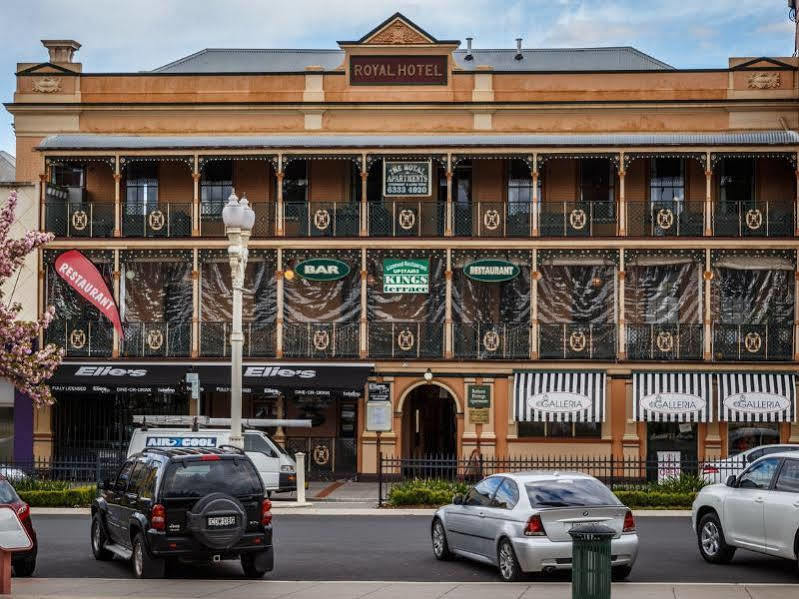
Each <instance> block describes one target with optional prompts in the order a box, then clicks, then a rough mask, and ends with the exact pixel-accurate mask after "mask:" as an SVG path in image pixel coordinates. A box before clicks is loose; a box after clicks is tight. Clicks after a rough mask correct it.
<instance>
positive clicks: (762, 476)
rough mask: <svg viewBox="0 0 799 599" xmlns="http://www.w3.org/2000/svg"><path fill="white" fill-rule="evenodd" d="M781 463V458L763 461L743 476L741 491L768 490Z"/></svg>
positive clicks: (740, 485)
mask: <svg viewBox="0 0 799 599" xmlns="http://www.w3.org/2000/svg"><path fill="white" fill-rule="evenodd" d="M779 463H780V459H779V458H765V459H763V460H762V461H760V462H758V463H757V464H755V465H754V466H752V467H751V468H749V469H748V470H747V471H746V472H744V473H743V474H742V475H741V478H740V479H738V486H739V487H740V488H741V489H767V488H768V486H769V485H770V484H771V479H772V478H774V472H776V470H777V466H778V465H779Z"/></svg>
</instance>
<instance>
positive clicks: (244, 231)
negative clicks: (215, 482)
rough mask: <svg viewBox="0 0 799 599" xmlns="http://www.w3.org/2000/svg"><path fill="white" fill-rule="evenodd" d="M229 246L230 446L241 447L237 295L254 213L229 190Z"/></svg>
mask: <svg viewBox="0 0 799 599" xmlns="http://www.w3.org/2000/svg"><path fill="white" fill-rule="evenodd" d="M222 221H223V222H224V223H225V232H226V233H227V237H228V240H229V241H230V245H228V248H227V252H228V258H229V259H230V273H231V277H232V279H233V326H232V330H231V332H230V356H231V365H230V368H231V373H230V444H231V445H235V446H236V447H241V448H243V447H244V438H243V437H242V434H241V369H242V365H241V361H242V358H241V354H242V346H243V345H244V333H243V332H242V330H241V328H242V322H241V321H242V315H241V293H242V290H243V289H244V270H245V269H246V268H247V254H248V250H247V244H248V243H249V241H250V233H251V232H252V228H253V225H254V224H255V212H253V211H252V208H250V204H249V202H247V195H246V194H245V195H243V196H242V198H241V200H239V198H238V197H237V196H236V191H235V190H231V193H230V197H229V198H228V203H227V205H226V206H225V207H224V208H223V209H222Z"/></svg>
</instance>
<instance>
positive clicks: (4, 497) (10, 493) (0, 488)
mask: <svg viewBox="0 0 799 599" xmlns="http://www.w3.org/2000/svg"><path fill="white" fill-rule="evenodd" d="M18 501H19V496H18V495H17V492H16V491H15V490H14V487H12V486H11V484H10V483H9V482H8V481H7V480H0V503H17V502H18Z"/></svg>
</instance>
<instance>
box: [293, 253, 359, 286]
mask: <svg viewBox="0 0 799 599" xmlns="http://www.w3.org/2000/svg"><path fill="white" fill-rule="evenodd" d="M294 272H296V273H297V274H298V275H299V276H301V277H302V278H303V279H308V280H309V281H338V280H339V279H343V278H344V277H346V276H347V275H348V274H350V267H349V265H348V264H347V263H346V262H342V261H341V260H334V259H333V258H311V259H310V260H303V261H302V262H300V263H299V264H297V266H295V267H294Z"/></svg>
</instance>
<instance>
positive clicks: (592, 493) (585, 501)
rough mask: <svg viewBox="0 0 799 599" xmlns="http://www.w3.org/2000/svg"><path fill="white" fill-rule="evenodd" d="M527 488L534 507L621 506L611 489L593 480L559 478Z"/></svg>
mask: <svg viewBox="0 0 799 599" xmlns="http://www.w3.org/2000/svg"><path fill="white" fill-rule="evenodd" d="M525 488H526V489H527V496H528V497H529V498H530V503H531V504H532V506H533V507H571V506H588V505H621V502H620V501H619V500H618V499H617V498H616V496H615V495H614V494H613V493H612V492H611V490H610V489H608V488H607V487H606V486H605V485H603V484H602V483H601V482H599V481H598V480H595V479H593V478H573V479H569V478H558V479H553V480H546V481H541V482H534V483H527V484H526V485H525Z"/></svg>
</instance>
